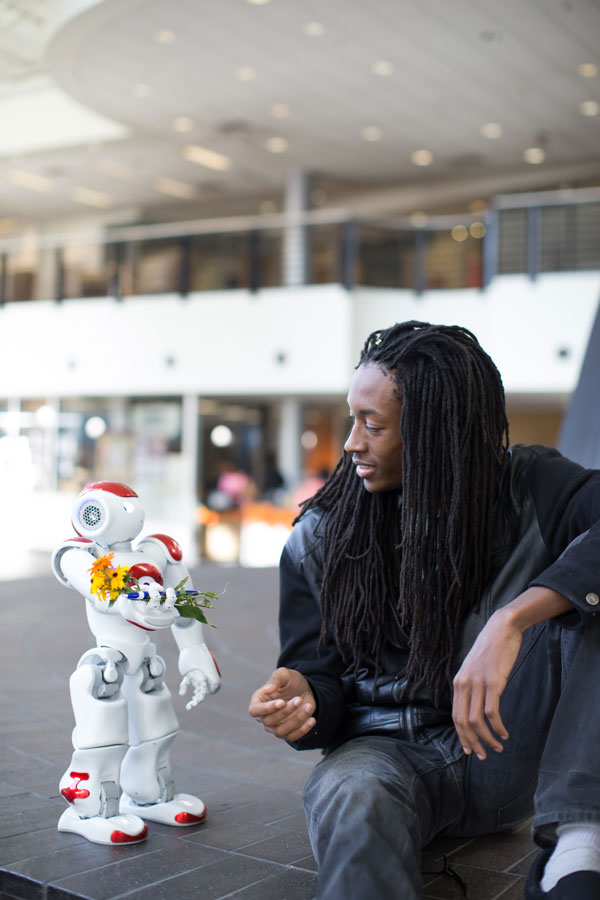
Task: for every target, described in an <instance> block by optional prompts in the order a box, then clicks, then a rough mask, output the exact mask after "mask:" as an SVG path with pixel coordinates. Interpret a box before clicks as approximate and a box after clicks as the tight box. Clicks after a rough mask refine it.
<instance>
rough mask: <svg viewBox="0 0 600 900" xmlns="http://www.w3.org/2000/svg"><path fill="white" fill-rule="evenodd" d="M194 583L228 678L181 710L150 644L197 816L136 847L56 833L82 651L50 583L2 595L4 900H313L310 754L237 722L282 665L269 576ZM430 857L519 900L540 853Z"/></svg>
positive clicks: (492, 897) (63, 599) (73, 607)
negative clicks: (208, 599) (207, 597)
mask: <svg viewBox="0 0 600 900" xmlns="http://www.w3.org/2000/svg"><path fill="white" fill-rule="evenodd" d="M194 574H195V584H196V586H198V587H204V588H206V589H208V590H214V591H216V592H220V591H222V590H223V588H224V587H225V586H226V585H227V591H226V594H225V595H224V596H223V597H222V598H221V599H220V600H219V602H218V609H216V610H213V611H212V614H211V619H212V620H213V621H214V622H215V624H216V625H217V626H218V627H217V629H216V630H213V629H210V630H208V629H207V631H208V641H209V644H210V646H211V648H212V649H213V651H214V653H215V655H216V656H217V659H218V661H219V664H220V667H221V670H222V673H223V677H224V683H223V687H222V689H221V691H220V692H219V694H217V695H216V696H214V697H210V698H208V699H207V700H206V701H205V702H204V703H203V704H202V705H201V706H199V707H198V708H196V709H195V710H192V711H191V712H187V711H186V710H185V708H184V702H185V701H184V700H183V699H181V698H179V697H178V696H177V685H178V673H177V665H176V652H175V645H174V642H173V640H172V638H171V636H170V634H161V635H160V636H159V640H158V642H157V643H158V644H159V651H160V652H161V653H162V655H163V656H164V657H165V659H166V662H167V666H168V673H167V682H168V683H169V685H170V687H171V690H172V691H173V697H174V704H175V707H176V710H177V714H178V717H179V720H180V723H181V729H182V730H181V732H180V734H179V735H178V737H177V739H176V741H175V744H174V745H173V751H172V762H173V767H174V772H175V776H176V784H177V789H178V790H182V791H187V792H189V793H196V794H198V795H200V796H201V797H202V798H203V799H204V800H205V801H206V804H207V806H208V817H207V820H206V822H205V823H204V824H202V825H200V826H196V827H184V828H177V829H175V828H170V827H168V826H161V825H156V824H150V826H149V837H148V840H147V841H146V842H144V843H143V844H138V845H135V846H130V847H123V848H119V847H103V846H100V845H98V844H90V843H89V842H87V841H86V840H84V839H83V838H81V837H79V836H77V835H74V834H66V833H59V832H58V831H57V830H56V822H57V820H58V817H59V815H60V813H61V811H62V810H63V808H64V801H63V800H62V798H60V796H59V794H58V782H59V779H60V777H61V775H62V773H63V771H64V769H65V768H66V766H67V765H68V762H69V760H70V756H71V742H70V733H71V728H72V724H73V719H72V712H71V707H70V702H69V692H68V679H69V675H70V673H71V671H72V669H73V668H74V666H75V664H76V661H77V659H78V658H79V656H80V655H81V653H83V651H84V650H85V649H87V647H88V646H91V643H92V642H91V639H90V636H89V632H88V630H87V625H86V622H85V613H84V610H83V603H82V601H81V600H80V598H79V597H78V595H77V594H76V593H75V592H74V591H70V590H68V589H66V588H63V587H61V585H59V584H58V582H57V581H55V579H54V578H53V577H52V576H51V575H50V576H38V577H34V578H29V579H24V580H20V581H6V582H4V583H0V627H1V635H2V643H1V645H0V748H1V757H0V900H3V898H6V900H9V898H13V897H17V898H23V900H46V898H47V900H66V898H73V897H85V898H90V900H117V898H127V900H138V898H142V897H143V898H144V900H162V898H164V900H167V898H169V900H171V898H176V900H186V898H190V900H191V898H194V900H213V898H214V900H218V898H221V900H224V898H229V897H232V898H236V900H312V898H313V897H314V895H315V890H316V880H317V878H316V865H315V862H314V859H313V857H312V854H311V850H310V846H309V842H308V837H307V834H306V826H305V823H304V815H303V812H302V805H301V800H300V791H301V788H302V785H303V784H304V781H305V780H306V777H307V776H308V773H309V772H310V769H311V768H312V766H313V765H314V763H315V762H316V761H317V760H318V759H319V754H318V752H310V753H297V752H295V751H293V750H291V749H290V748H289V747H287V745H285V744H283V743H281V742H279V741H277V740H275V739H273V738H271V737H270V736H269V735H266V734H265V733H264V732H263V731H262V729H261V728H260V726H258V725H257V724H256V723H254V722H253V721H252V720H251V719H250V718H249V717H248V715H247V712H246V710H247V707H248V700H249V697H250V694H251V692H252V690H254V688H255V687H256V686H258V685H259V684H261V683H262V681H263V680H264V679H265V677H266V676H268V675H269V674H270V672H271V670H272V666H273V662H274V660H275V656H276V653H277V630H276V627H277V626H276V621H277V573H276V571H275V570H272V569H240V568H237V567H231V568H229V567H227V568H222V567H218V566H214V565H206V566H204V567H202V569H201V570H199V571H197V572H196V573H194ZM441 846H442V849H444V850H445V851H446V853H447V856H448V861H449V862H450V864H451V866H452V868H453V869H455V871H456V872H457V873H458V874H459V875H460V876H461V878H463V879H464V881H466V883H467V885H468V897H469V900H500V898H502V900H516V898H521V897H522V896H523V875H524V873H526V872H527V869H528V865H529V863H530V862H531V860H532V858H533V854H534V853H535V850H534V847H533V844H532V843H531V841H530V839H529V836H528V832H527V829H523V830H522V831H521V832H520V833H517V834H514V835H504V836H495V837H489V838H480V839H478V840H474V841H473V840H472V841H454V842H452V843H449V842H446V843H445V844H444V845H441ZM434 857H435V854H433V855H431V856H428V862H429V864H430V865H431V868H432V869H433V870H434V871H438V867H437V865H436V862H435V859H434ZM423 896H424V897H426V898H438V900H454V898H460V897H462V892H461V891H460V889H459V888H458V886H457V885H456V884H455V883H454V882H453V881H452V879H451V878H449V877H448V875H429V876H426V877H425V882H424V894H423ZM369 900H377V898H369ZM399 900H401V898H399Z"/></svg>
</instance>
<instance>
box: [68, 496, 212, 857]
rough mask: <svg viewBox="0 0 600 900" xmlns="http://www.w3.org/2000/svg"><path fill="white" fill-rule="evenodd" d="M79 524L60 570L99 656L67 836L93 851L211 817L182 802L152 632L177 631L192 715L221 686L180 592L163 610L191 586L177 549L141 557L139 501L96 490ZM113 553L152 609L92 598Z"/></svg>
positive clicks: (84, 680)
mask: <svg viewBox="0 0 600 900" xmlns="http://www.w3.org/2000/svg"><path fill="white" fill-rule="evenodd" d="M72 521H73V525H74V527H75V529H76V531H77V532H78V537H76V538H71V539H69V540H68V541H65V542H64V543H63V544H61V545H60V547H58V548H57V549H56V550H55V552H54V554H53V557H52V567H53V571H54V573H55V575H56V577H57V578H58V579H59V581H61V582H62V583H63V584H65V585H67V586H69V587H72V588H74V589H75V590H77V591H78V592H79V593H80V594H81V595H82V596H83V597H84V598H85V601H86V613H87V619H88V624H89V627H90V630H91V632H92V634H93V635H94V637H95V639H96V642H97V646H96V647H95V648H93V649H92V650H88V651H86V653H84V654H83V656H82V657H81V659H80V660H79V663H78V666H77V669H76V670H75V672H74V673H73V675H72V676H71V679H70V691H71V702H72V706H73V712H74V716H75V728H74V731H73V747H74V753H73V757H72V760H71V764H70V766H69V768H68V769H67V771H66V772H65V774H64V776H63V778H62V780H61V783H60V789H61V793H62V794H63V796H64V797H65V799H66V800H67V802H68V803H69V808H68V809H67V810H65V812H64V813H63V815H62V816H61V819H60V821H59V825H58V827H59V830H62V831H75V832H77V833H79V834H82V835H83V836H84V837H86V838H87V839H88V840H90V841H94V842H96V843H102V844H115V843H116V844H119V843H135V842H137V841H140V840H143V839H144V838H145V836H146V834H147V826H146V825H145V823H144V821H143V820H144V819H149V820H152V821H157V822H162V823H164V824H171V825H189V824H195V823H197V822H201V821H202V820H203V819H204V817H205V816H206V808H205V806H204V803H203V802H202V800H200V799H199V798H197V797H194V796H192V795H190V794H176V793H175V790H174V784H173V778H172V775H171V767H170V762H169V751H170V747H171V744H172V742H173V740H174V738H175V736H176V734H177V731H178V728H179V723H178V721H177V718H176V716H175V712H174V710H173V706H172V703H171V693H170V691H169V689H168V687H167V686H166V684H165V683H164V674H165V664H164V661H163V660H162V659H161V657H160V656H158V655H157V652H156V647H155V645H154V643H153V642H152V640H151V638H152V634H153V632H155V631H157V630H160V629H164V628H168V627H170V628H171V630H172V633H173V635H174V637H175V641H176V643H177V645H178V648H179V651H180V653H179V672H180V674H181V675H182V676H183V680H182V682H181V687H180V693H183V692H184V691H185V689H186V688H187V687H188V686H191V687H192V688H193V696H192V699H191V700H190V701H189V702H188V704H187V709H191V708H192V707H193V706H196V705H197V704H198V703H200V702H201V701H202V700H203V699H204V698H205V697H206V695H207V694H209V693H215V692H216V691H217V690H218V689H219V687H220V683H221V678H220V673H219V670H218V667H217V665H216V662H215V660H214V657H213V656H212V654H211V653H210V651H209V649H208V648H207V646H206V644H205V643H204V636H203V629H202V625H201V624H200V622H198V621H196V620H193V619H189V618H182V617H180V616H179V612H178V610H177V609H176V607H175V606H174V594H173V592H172V591H171V592H170V594H169V590H167V600H166V601H165V602H164V603H161V602H160V595H159V590H162V589H169V588H174V587H175V586H176V585H177V584H179V583H180V582H181V581H182V580H183V579H184V578H189V576H188V572H187V569H186V567H185V565H184V563H183V561H182V557H181V550H180V549H179V546H178V545H177V543H176V542H175V541H173V540H172V539H171V538H169V537H167V536H165V535H151V536H149V537H145V538H143V539H142V540H141V541H140V542H139V543H138V545H137V546H136V548H135V549H134V548H133V547H132V543H131V542H132V540H133V539H134V538H135V537H136V536H137V534H138V533H139V531H140V530H141V527H142V525H143V521H144V514H143V512H142V510H141V507H140V505H139V500H138V498H137V495H136V494H135V492H134V491H132V490H131V488H129V487H127V485H123V484H120V483H118V482H98V483H96V484H93V485H90V486H88V487H86V488H84V490H83V491H82V493H81V494H80V495H79V497H78V498H77V502H76V504H75V507H74V510H73V519H72ZM107 553H111V554H112V559H111V565H113V566H115V567H116V566H126V567H127V568H128V569H129V570H130V572H131V574H132V575H134V577H136V578H137V579H138V581H139V584H140V587H141V588H143V589H145V590H146V591H148V592H149V595H150V599H149V600H133V599H129V598H127V597H126V596H125V595H124V594H121V595H120V596H119V597H118V598H117V599H116V601H115V602H114V603H113V604H112V605H111V604H110V603H109V601H108V600H107V599H103V598H101V597H99V596H98V595H97V594H94V593H92V592H91V574H90V569H91V566H92V564H93V563H94V562H95V561H96V560H97V559H99V558H100V557H101V556H104V555H106V554H107ZM185 587H186V589H190V588H191V584H190V582H189V580H188V581H187V582H186V586H185ZM169 597H170V600H169ZM122 789H123V790H124V791H125V793H122Z"/></svg>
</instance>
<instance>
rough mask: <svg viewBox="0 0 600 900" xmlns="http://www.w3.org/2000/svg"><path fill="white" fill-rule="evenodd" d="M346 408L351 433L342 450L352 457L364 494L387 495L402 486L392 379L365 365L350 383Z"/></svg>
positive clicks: (398, 406) (398, 409)
mask: <svg viewBox="0 0 600 900" xmlns="http://www.w3.org/2000/svg"><path fill="white" fill-rule="evenodd" d="M348 407H349V410H350V418H351V419H352V420H353V422H352V430H351V431H350V434H349V435H348V438H347V440H346V443H345V444H344V449H345V450H346V452H347V453H350V454H351V455H352V461H353V463H354V465H355V466H356V474H357V475H358V477H359V478H362V480H363V485H364V487H365V490H367V491H370V492H376V491H390V490H394V489H395V488H399V487H400V485H401V484H402V438H401V437H400V413H401V411H402V403H401V402H400V400H399V399H398V394H397V386H396V382H395V381H394V379H393V378H392V377H391V376H390V375H388V374H387V373H386V372H384V371H383V369H381V368H380V367H379V366H377V365H374V364H372V363H367V364H364V365H362V366H360V368H359V369H357V370H356V373H355V375H354V377H353V378H352V381H351V383H350V391H349V393H348Z"/></svg>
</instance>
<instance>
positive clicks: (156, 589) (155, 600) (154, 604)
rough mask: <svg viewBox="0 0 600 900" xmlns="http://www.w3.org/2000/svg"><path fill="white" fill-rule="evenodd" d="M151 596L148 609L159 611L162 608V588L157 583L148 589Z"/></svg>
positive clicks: (153, 583) (150, 585)
mask: <svg viewBox="0 0 600 900" xmlns="http://www.w3.org/2000/svg"><path fill="white" fill-rule="evenodd" d="M146 590H147V591H148V594H149V597H150V598H149V600H148V605H147V609H158V608H159V607H160V601H161V592H162V586H161V585H160V584H157V583H156V582H155V581H154V582H152V583H151V584H149V585H148V587H147V588H146Z"/></svg>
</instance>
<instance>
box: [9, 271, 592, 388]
mask: <svg viewBox="0 0 600 900" xmlns="http://www.w3.org/2000/svg"><path fill="white" fill-rule="evenodd" d="M599 298H600V273H598V272H584V273H569V274H552V275H543V276H541V277H540V278H539V279H538V280H537V281H535V282H531V281H530V280H529V279H527V277H525V276H522V275H515V276H512V275H511V276H502V277H499V278H497V279H496V280H495V281H494V282H493V284H492V285H491V287H490V288H489V289H488V290H487V291H485V292H481V291H478V290H475V289H465V290H457V291H429V292H427V293H425V294H423V295H421V296H417V295H416V294H414V293H413V292H412V291H402V290H396V289H391V288H390V289H387V288H384V289H378V288H360V289H357V290H356V291H355V292H353V293H352V294H349V293H347V292H346V291H344V289H343V288H341V287H339V286H338V285H312V286H307V287H298V288H270V289H265V290H262V291H260V292H259V293H258V294H250V293H248V292H246V291H222V292H207V293H198V294H194V295H191V296H190V297H189V299H187V300H181V299H180V298H178V297H175V296H156V297H133V298H129V299H126V300H124V301H123V302H121V303H117V302H115V301H114V300H112V299H99V300H92V299H87V300H69V301H64V302H63V303H61V304H55V303H53V302H50V301H37V302H31V303H10V304H7V305H6V306H5V307H4V308H3V309H0V397H7V396H8V397H10V396H13V397H51V396H82V395H83V396H85V395H91V396H93V395H109V396H110V395H115V396H121V395H133V394H139V395H150V394H182V393H185V394H190V393H198V394H200V395H227V394H233V395H237V396H244V395H252V394H255V395H256V394H259V395H260V394H262V395H270V396H286V395H287V396H289V395H295V394H300V395H325V394H334V395H335V394H337V395H341V396H344V395H345V393H346V390H347V386H348V380H349V378H350V375H351V373H352V369H353V366H354V365H355V363H356V360H357V359H358V355H359V351H360V347H361V346H362V343H363V341H364V339H365V337H366V336H367V334H369V333H370V332H371V331H373V330H375V329H377V328H382V327H386V326H387V325H390V324H392V323H393V322H397V321H402V320H406V319H421V320H425V321H431V322H438V323H446V324H461V325H465V326H466V327H468V328H470V329H471V330H472V331H474V333H475V334H476V335H477V337H478V338H479V340H480V341H481V343H482V345H483V347H484V349H485V350H487V351H488V353H490V355H491V356H492V357H493V359H494V360H495V362H496V364H497V365H498V368H499V369H500V371H501V373H502V376H503V379H504V383H505V387H506V390H507V392H510V393H536V394H540V395H544V394H554V393H570V392H571V391H572V390H573V388H574V387H575V385H576V383H577V378H578V375H579V370H580V368H581V363H582V360H583V355H584V353H585V349H586V346H587V341H588V337H589V334H590V330H591V327H592V324H593V320H594V316H595V313H596V308H597V306H598V300H599ZM562 348H564V349H566V350H567V351H568V355H567V356H559V355H558V351H559V350H561V349H562ZM281 357H283V361H280V358H281ZM169 358H172V359H173V361H174V362H173V364H172V365H169V363H168V360H169Z"/></svg>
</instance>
